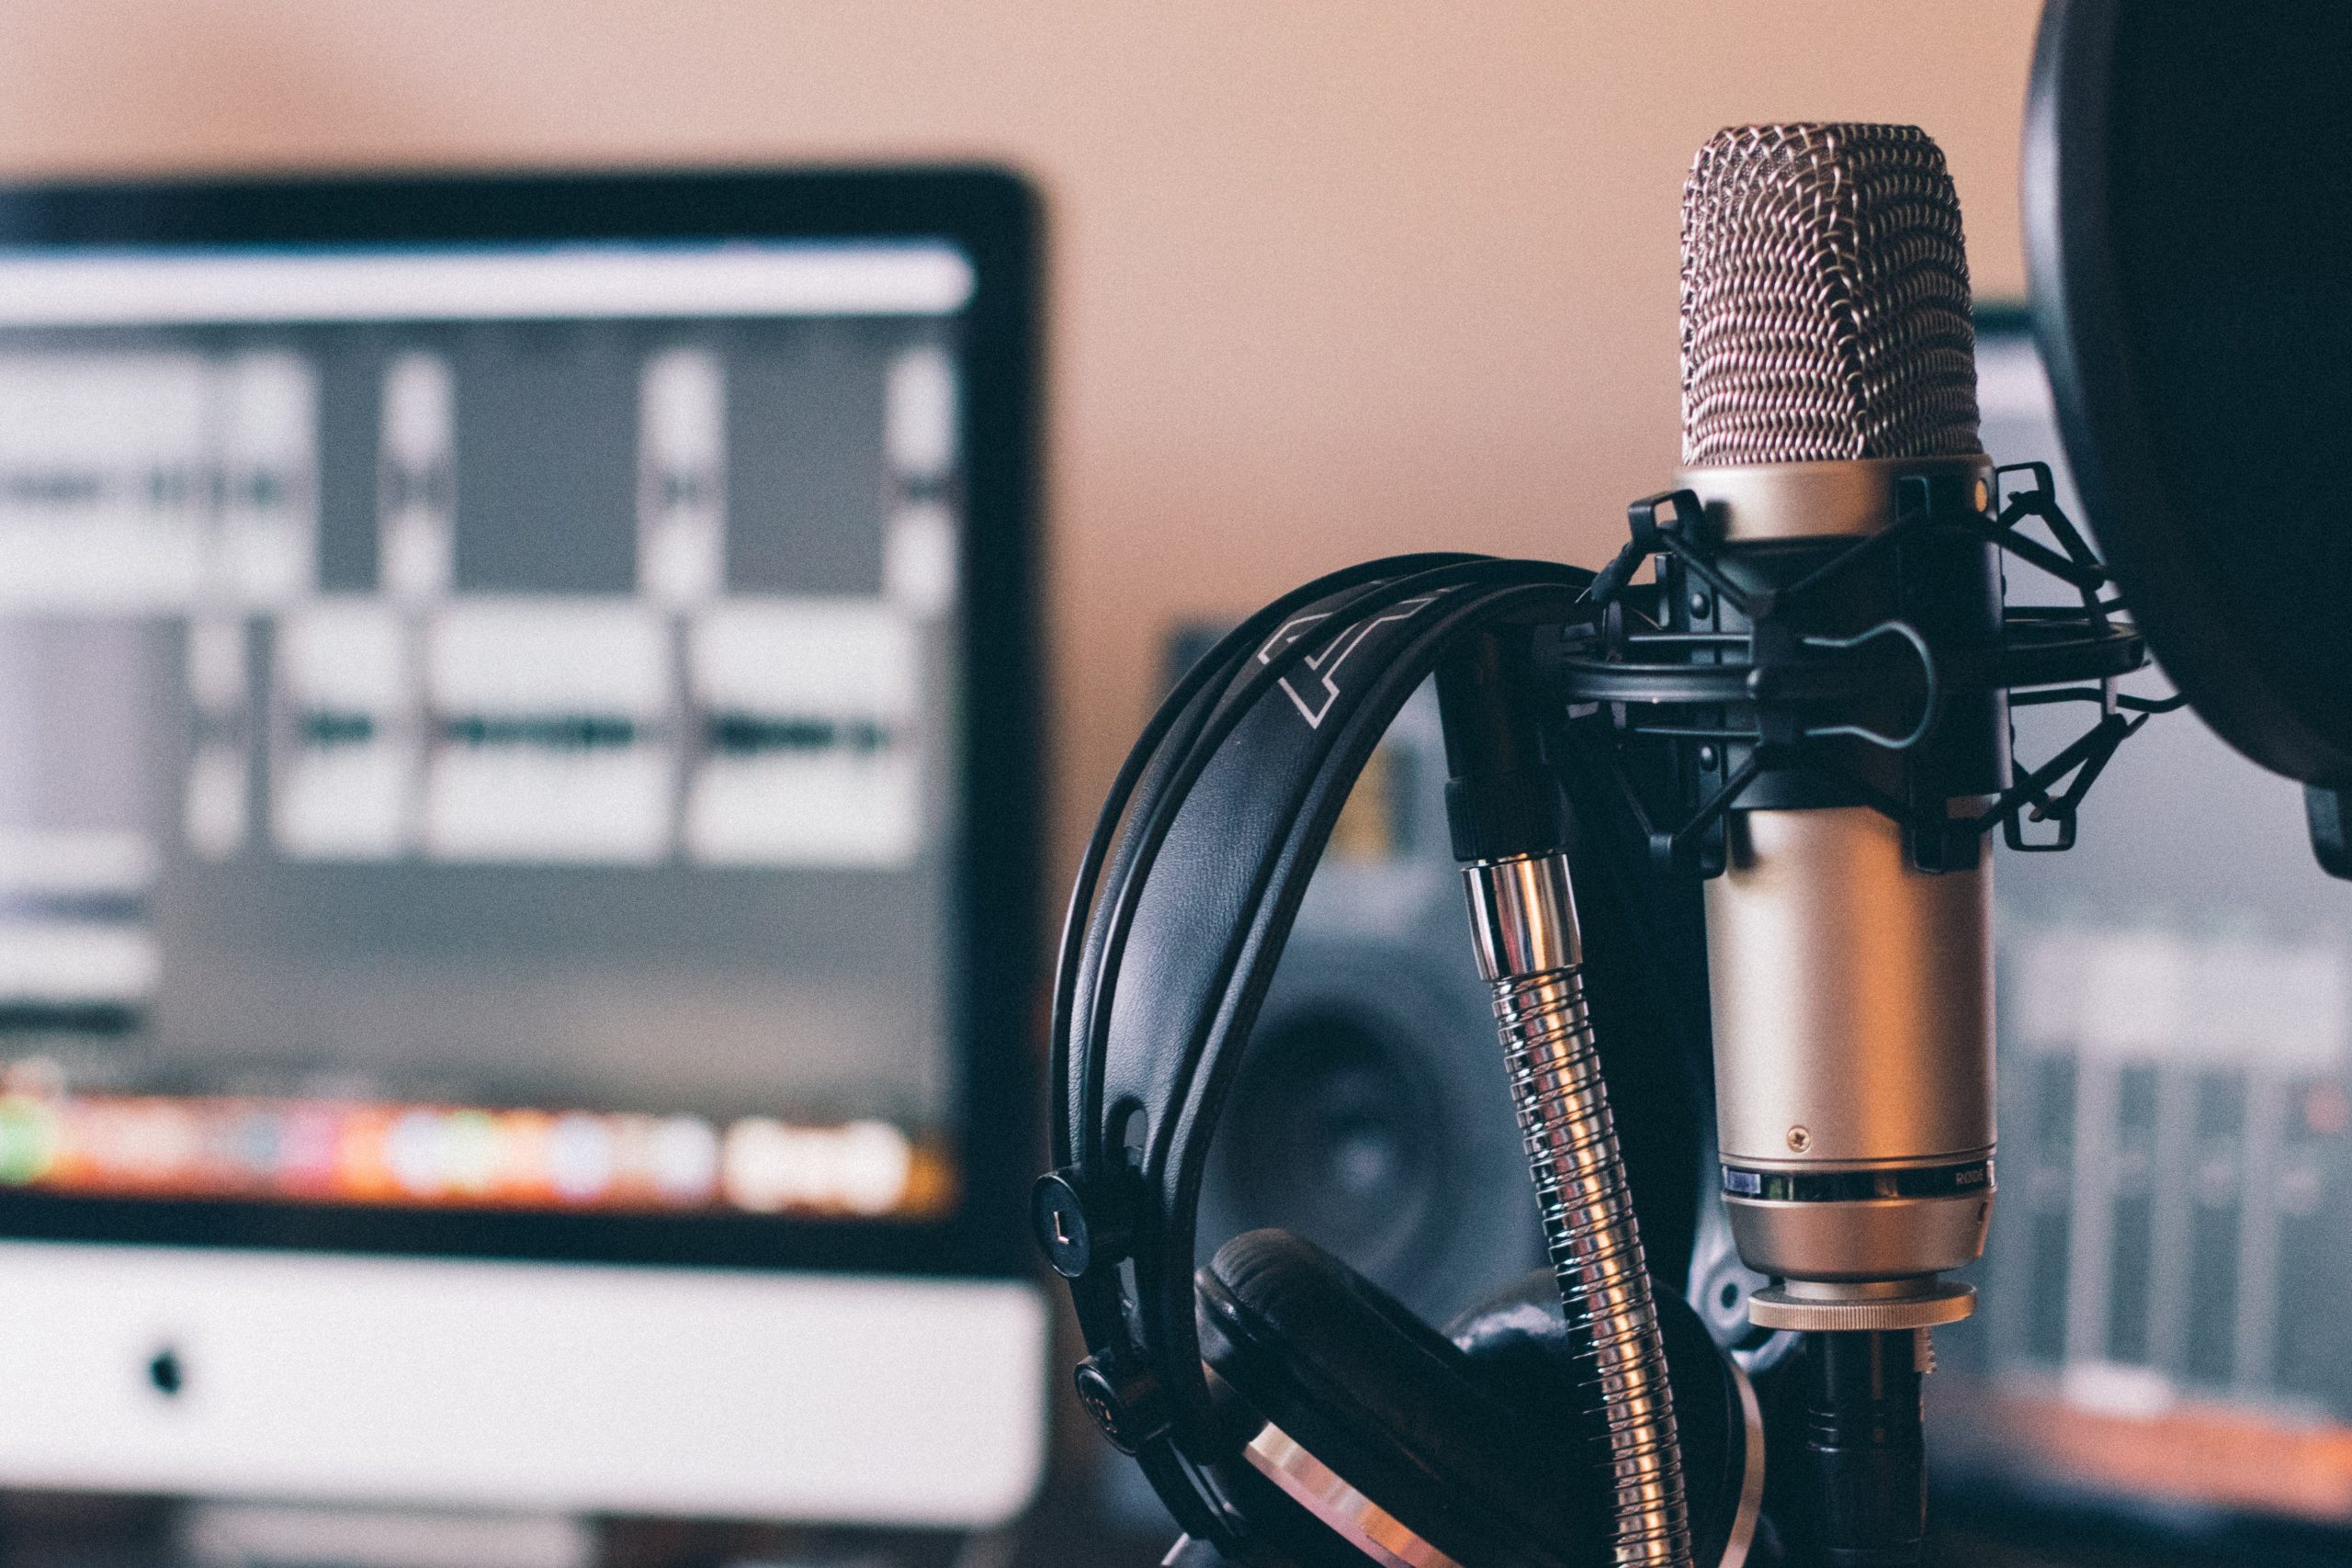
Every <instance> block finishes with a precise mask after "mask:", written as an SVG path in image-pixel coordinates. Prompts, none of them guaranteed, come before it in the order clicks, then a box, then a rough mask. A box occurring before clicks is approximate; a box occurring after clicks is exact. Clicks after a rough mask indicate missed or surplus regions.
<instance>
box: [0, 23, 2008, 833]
mask: <svg viewBox="0 0 2352 1568" xmlns="http://www.w3.org/2000/svg"><path fill="white" fill-rule="evenodd" d="M2037 10H2038V6H2037V5H2036V4H2035V3H2034V0H1997V3H1982V4H1974V5H1960V4H1947V5H1940V6H1937V5H1929V4H1926V3H1924V0H1844V3H1830V0H1810V3H1806V0H1746V3H1740V0H1685V3H1681V4H1674V3H1671V0H1646V3H1643V0H1611V3H1609V4H1601V3H1598V0H1525V3H1510V4H1504V3H1500V0H1489V3H1486V4H1467V3H1456V4H1433V3H1432V4H1406V3H1403V0H1350V3H1339V0H1216V3H1205V0H1204V3H1195V4H1177V3H1172V0H1163V3H1159V4H1141V3H1136V4H1125V3H1122V4H1107V3H1096V4H1089V3H1086V0H1062V3H1059V4H1050V3H1046V0H986V3H975V4H966V5H961V6H951V5H948V4H944V3H933V4H923V3H920V0H832V3H831V4H823V5H819V4H813V3H810V4H783V3H775V4H752V3H748V0H737V3H728V0H571V3H557V0H541V3H538V4H525V3H521V0H375V3H372V4H366V3H356V0H143V3H140V0H5V3H0V172H6V173H40V174H55V173H68V172H70V173H75V174H83V173H115V172H121V171H134V170H137V171H145V170H162V169H174V170H177V169H217V168H246V167H254V166H265V167H267V166H290V165H301V166H310V167H315V166H340V165H459V164H649V163H671V164H680V163H716V164H729V163H745V162H757V161H767V160H778V159H796V158H829V159H842V158H852V159H861V160H864V159H887V158H895V157H903V156H922V157H938V156H943V155H945V156H958V157H961V156H972V155H978V156H985V157H992V158H1000V159H1004V160H1007V161H1010V162H1012V163H1014V164H1019V165H1020V166H1022V167H1023V168H1025V169H1027V170H1029V171H1030V172H1031V173H1032V174H1034V175H1035V176H1037V177H1038V178H1039V179H1040V180H1041V181H1042V182H1043V184H1044V185H1045V186H1046V190H1047V193H1048V195H1049V197H1050V200H1051V202H1052V211H1053V220H1054V239H1053V254H1054V278H1053V304H1054V310H1055V315H1054V325H1053V335H1052V373H1053V400H1052V405H1051V411H1052V412H1051V423H1050V439H1051V444H1052V470H1051V471H1052V518H1051V529H1052V533H1051V551H1050V563H1051V572H1052V580H1051V604H1052V613H1053V615H1054V619H1055V628H1056V633H1057V645H1056V646H1057V660H1056V671H1057V705H1058V709H1059V714H1060V717H1061V724H1060V726H1059V727H1058V728H1057V738H1058V743H1059V746H1060V750H1061V759H1060V762H1061V765H1060V768H1059V773H1058V777H1059V780H1060V787H1061V801H1060V805H1061V807H1062V821H1063V824H1064V826H1063V833H1062V842H1063V843H1064V845H1065V846H1067V845H1068V844H1069V840H1070V835H1071V833H1072V832H1073V831H1074V830H1075V829H1076V825H1077V822H1078V818H1079V816H1080V812H1081V811H1085V812H1091V806H1092V801H1093V798H1094V797H1095V795H1097V793H1098V791H1099V789H1100V787H1101V786H1102V784H1103V783H1104V782H1105V781H1106V780H1107V778H1108V775H1109V773H1110V772H1111V770H1112V769H1113V767H1114V765H1115V763H1116V761H1117V758H1118V755H1119V753H1120V751H1121V750H1123V749H1124V747H1125V743H1126V740H1127V739H1128V737H1129V735H1130V734H1131V732H1132V730H1133V729H1134V728H1135V727H1136V725H1137V724H1139V723H1140V722H1141V718H1142V716H1143V714H1144V712H1145V710H1146V707H1147V704H1148V692H1149V688H1150V684H1151V682H1152V680H1153V672H1154V670H1155V668H1156V658H1155V650H1156V646H1157V641H1158V638H1159V633H1160V631H1161V629H1162V627H1163V626H1164V625H1165V624H1166V623H1167V622H1168V620H1169V619H1170V617H1171V616H1174V615H1181V614H1186V613H1196V612H1202V611H1228V612H1229V611H1238V610H1241V609H1245V608H1248V607H1250V605H1252V604H1254V603H1256V602H1258V601H1261V600H1262V599H1265V598H1267V597H1269V596H1271V595H1272V593H1274V592H1278V591H1279V590H1280V589H1282V588H1283V587H1286V586H1288V585H1290V584H1291V583H1292V582H1294V581H1296V580H1298V579H1300V578H1302V577H1304V576H1306V575H1307V574H1310V573H1312V572H1314V571H1316V570H1320V569H1324V568H1328V567H1331V566H1335V565H1338V564H1340V563H1342V562H1344V561H1346V560H1348V559H1351V558H1361V557H1363V556H1368V555H1373V554H1376V553H1382V552H1386V551H1392V550H1397V549H1404V548H1408V547H1411V548H1418V547H1474V548H1482V549H1489V550H1497V551H1509V552H1514V553H1551V554H1557V555H1563V556H1566V557H1570V558H1579V559H1585V560H1592V559H1595V558H1598V557H1599V556H1600V555H1601V554H1602V553H1603V552H1604V551H1606V550H1607V549H1609V548H1611V546H1612V545H1613V542H1614V539H1615V536H1616V533H1617V530H1618V528H1619V527H1620V525H1621V523H1620V520H1621V518H1622V515H1623V511H1622V508H1623V502H1624V501H1625V500H1626V499H1627V498H1628V497H1630V496H1632V495H1634V494H1637V493H1641V492H1643V491H1649V490H1654V489H1657V488H1658V487H1659V485H1660V482H1661V480H1662V479H1663V478H1664V476H1665V474H1666V470H1667V468H1668V465H1669V464H1670V463H1671V461H1672V459H1673V456H1674V438H1675V370H1674V344H1675V320H1674V316H1675V260H1674V258H1675V225H1676V198H1677V195H1678V192H1679V186H1680V183H1681V178H1682V174H1683V170H1684V169H1685V168H1686V167H1687V165H1688V164H1689V162H1690V158H1691V152H1693V151H1694V150H1695V149H1696V147H1697V146H1698V144H1699V142H1700V141H1702V139H1704V138H1705V136H1706V135H1707V134H1708V133H1709V132H1710V131H1712V130H1714V129H1715V128H1716V127H1717V126H1719V125H1722V124H1724V123H1726V122H1730V121H1736V120H1750V119H1764V118H1797V117H1810V118H1819V117H1838V118H1882V119H1904V120H1912V121H1916V122H1917V123H1919V124H1921V125H1924V126H1926V127H1927V128H1928V130H1929V131H1931V132H1932V133H1933V134H1934V135H1935V136H1936V137H1937V138H1938V139H1939V141H1941V142H1942V143H1943V146H1944V148H1945V151H1946V152H1948V153H1949V154H1950V155H1951V164H1952V167H1953V171H1954V174H1955V175H1956V176H1957V178H1958V181H1959V185H1960V192H1961V197H1962V201H1963V202H1964V203H1965V204H1966V210H1967V216H1968V222H1969V233H1970V239H1971V242H1972V251H1973V255H1974V257H1975V264H1976V276H1977V283H1978V288H1979V289H1980V291H1982V292H1986V293H1996V292H1997V293H2007V294H2014V293H2016V292H2017V291H2018V288H2019V287H2020V279H2021V266H2020V261H2019V256H2018V225H2017V217H2016V205H2017V197H2016V174H2015V165H2016V145H2017V136H2018V116H2019V112H2020V107H2021V103H2022V96H2023V87H2024V81H2025V73H2026V67H2027V61H2028V55H2029V52H2030V46H2031V39H2032V29H2033V21H2034V16H2035V14H2036V12H2037Z"/></svg>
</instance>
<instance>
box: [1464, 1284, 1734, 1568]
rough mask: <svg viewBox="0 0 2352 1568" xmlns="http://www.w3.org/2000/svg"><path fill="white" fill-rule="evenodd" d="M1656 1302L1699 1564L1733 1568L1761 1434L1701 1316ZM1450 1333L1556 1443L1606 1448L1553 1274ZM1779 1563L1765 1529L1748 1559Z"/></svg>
mask: <svg viewBox="0 0 2352 1568" xmlns="http://www.w3.org/2000/svg"><path fill="white" fill-rule="evenodd" d="M1651 1297H1652V1299H1653V1300H1654V1301H1655V1302H1656V1303H1657V1323H1658V1336H1659V1337H1660V1338H1661V1339H1662V1340H1664V1341H1665V1345H1666V1368H1667V1381H1668V1383H1670V1384H1671V1385H1672V1387H1673V1389H1674V1427H1675V1433H1676V1436H1677V1437H1678V1438H1679V1439H1680V1442H1681V1447H1682V1490H1683V1497H1684V1500H1685V1502H1686V1503H1687V1505H1688V1506H1689V1508H1690V1512H1691V1562H1694V1563H1699V1564H1701V1565H1702V1568H1704V1565H1706V1564H1711V1563H1716V1562H1722V1561H1723V1555H1724V1546H1725V1545H1726V1544H1727V1543H1728V1542H1729V1540H1730V1539H1731V1534H1732V1529H1733V1527H1734V1526H1735V1524H1736V1522H1737V1519H1738V1515H1739V1506H1740V1497H1741V1492H1742V1489H1743V1487H1744V1485H1745V1483H1746V1482H1747V1461H1748V1444H1749V1442H1750V1441H1751V1440H1752V1439H1753V1438H1755V1437H1757V1436H1758V1435H1757V1434H1752V1433H1750V1432H1749V1430H1748V1427H1747V1404H1746V1402H1745V1400H1743V1399H1742V1397H1741V1395H1740V1390H1739V1383H1738V1380H1737V1377H1736V1373H1735V1371H1734V1369H1733V1367H1732V1364H1731V1361H1730V1359H1729V1358H1727V1357H1726V1356H1725V1355H1724V1352H1723V1350H1722V1348H1720V1347H1719V1346H1717V1345H1716V1344H1715V1342H1714V1339H1713V1336H1711V1335H1710V1334H1708V1332H1707V1325H1705V1324H1704V1323H1703V1322H1702V1321H1701V1320H1700V1317H1699V1314H1697V1313H1696V1312H1694V1311H1692V1310H1691V1305H1690V1303H1687V1302H1685V1301H1684V1300H1683V1299H1682V1298H1681V1296H1680V1295H1679V1294H1678V1293H1676V1292H1674V1291H1671V1290H1669V1289H1668V1288H1667V1287H1666V1286H1665V1285H1663V1284H1659V1283H1658V1282H1657V1281H1656V1280H1652V1281H1651ZM1446 1333H1447V1335H1448V1337H1451V1339H1452V1340H1453V1343H1454V1344H1455V1345H1456V1346H1457V1347H1459V1348H1461V1350H1462V1351H1463V1353H1464V1359H1466V1361H1467V1362H1468V1365H1469V1368H1470V1371H1471V1375H1472V1376H1474V1377H1475V1378H1476V1379H1477V1380H1478V1381H1479V1382H1483V1383H1485V1384H1486V1385H1487V1387H1488V1388H1490V1389H1492V1390H1494V1391H1496V1392H1497V1393H1498V1394H1500V1395H1502V1396H1503V1397H1506V1398H1509V1399H1510V1400H1511V1401H1512V1402H1513V1403H1514V1404H1521V1406H1523V1407H1524V1408H1525V1409H1526V1410H1527V1411H1528V1412H1529V1413H1530V1415H1531V1417H1532V1418H1533V1419H1536V1420H1540V1421H1544V1422H1549V1423H1551V1424H1553V1425H1554V1427H1555V1441H1557V1442H1562V1443H1568V1444H1574V1443H1576V1442H1577V1441H1578V1440H1579V1438H1586V1437H1588V1436H1589V1438H1591V1439H1592V1440H1594V1441H1599V1440H1600V1438H1601V1436H1602V1427H1601V1424H1600V1417H1599V1416H1598V1415H1597V1414H1595V1413H1591V1412H1586V1411H1584V1410H1582V1409H1581V1407H1580V1405H1579V1404H1578V1399H1577V1393H1576V1378H1577V1365H1576V1360H1575V1352H1574V1349H1573V1348H1572V1346H1571V1343H1570V1341H1569V1339H1568V1325H1567V1317H1566V1314H1565V1313H1563V1312H1562V1311H1561V1308H1560V1292H1559V1286H1558V1284H1557V1283H1556V1282H1555V1280H1554V1279H1553V1277H1552V1271H1551V1270H1550V1269H1537V1270H1535V1271H1534V1272H1533V1273H1532V1274H1529V1275H1528V1276H1526V1277H1525V1278H1524V1279H1522V1280H1520V1281H1519V1282H1518V1283H1517V1284H1514V1285H1512V1286H1510V1287H1509V1288H1508V1289H1506V1290H1504V1291H1501V1292H1498V1293H1497V1294H1495V1295H1493V1296H1490V1297H1488V1298H1487V1300H1486V1301H1484V1302H1481V1303H1478V1304H1477V1305H1476V1306H1474V1307H1472V1308H1470V1310H1468V1311H1467V1312H1465V1313H1464V1314H1462V1315H1461V1316H1459V1317H1457V1318H1455V1319H1454V1320H1453V1322H1452V1323H1450V1324H1448V1325H1446ZM1778 1560H1779V1552H1778V1550H1777V1548H1776V1547H1775V1546H1774V1545H1773V1544H1772V1543H1771V1541H1770V1536H1769V1527H1761V1528H1760V1529H1759V1534H1758V1539H1757V1540H1756V1542H1755V1543H1754V1544H1753V1545H1752V1546H1751V1547H1750V1549H1749V1551H1748V1556H1747V1562H1748V1563H1749V1565H1750V1568H1761V1565H1762V1564H1765V1563H1769V1562H1777V1561H1778Z"/></svg>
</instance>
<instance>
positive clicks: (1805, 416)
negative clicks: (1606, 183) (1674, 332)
mask: <svg viewBox="0 0 2352 1568" xmlns="http://www.w3.org/2000/svg"><path fill="white" fill-rule="evenodd" d="M1978 449H1979V444H1978V438H1977V432H1976V335H1975V332H1974V329H1973V327H1972V326H1971V324H1970V321H1969V293H1968V256H1967V253H1966V251H1965V250H1964V249H1963V247H1962V243H1961V231H1960V200H1959V197H1957V196H1956V195H1955V194H1954V193H1953V190H1952V184H1951V175H1950V174H1949V173H1948V172H1947V171H1946V170H1945V168H1944V155H1943V152H1942V150H1941V149H1940V148H1939V147H1938V146H1937V145H1936V144H1935V142H1934V141H1932V140H1930V139H1929V137H1928V133H1927V132H1926V131H1923V130H1919V129H1918V128H1917V127H1916V126H1908V125H1751V126H1737V127H1734V128H1732V129H1729V130H1721V131H1718V132H1716V133H1715V136H1714V138H1713V140H1712V141H1709V142H1708V143H1707V144H1706V145H1705V146H1704V147H1702V148H1701V149H1700V150H1699V156H1698V157H1697V159H1695V160H1694V161H1693V162H1692V164H1691V177H1690V179H1689V180H1688V181H1687V182H1686V183H1685V184H1684V186H1683V187H1682V461H1683V463H1684V464H1685V465H1686V466H1690V467H1693V468H1696V467H1702V466H1705V465H1713V464H1734V463H1797V462H1825V461H1832V460H1836V459H1839V458H1847V457H1945V456H1955V455H1960V454H1965V453H1973V452H1975V451H1977V450H1978Z"/></svg>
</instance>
